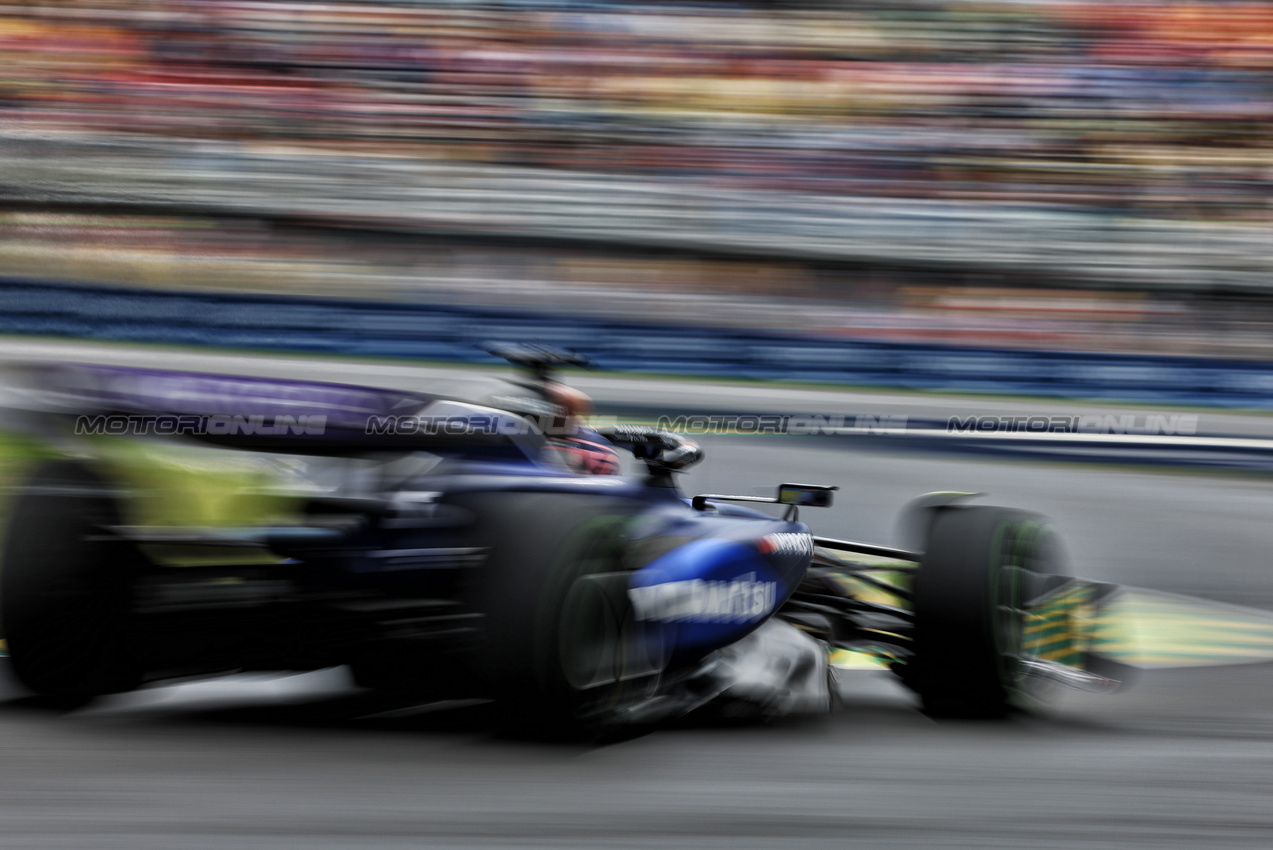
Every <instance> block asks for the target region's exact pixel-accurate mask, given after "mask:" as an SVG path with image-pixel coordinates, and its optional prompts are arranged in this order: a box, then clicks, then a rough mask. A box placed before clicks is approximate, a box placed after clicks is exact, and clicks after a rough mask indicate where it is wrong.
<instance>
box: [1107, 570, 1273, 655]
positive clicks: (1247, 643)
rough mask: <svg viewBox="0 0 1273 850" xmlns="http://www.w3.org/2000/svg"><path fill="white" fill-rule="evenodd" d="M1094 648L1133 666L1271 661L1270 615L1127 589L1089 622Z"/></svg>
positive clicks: (1272, 630)
mask: <svg viewBox="0 0 1273 850" xmlns="http://www.w3.org/2000/svg"><path fill="white" fill-rule="evenodd" d="M1093 630H1094V640H1093V644H1092V649H1093V650H1094V651H1097V652H1100V653H1101V654H1103V655H1108V656H1110V657H1111V658H1114V659H1117V660H1118V661H1121V662H1123V663H1125V664H1130V665H1132V666H1135V667H1146V668H1156V667H1198V666H1204V665H1209V664H1243V663H1247V664H1250V663H1255V662H1258V661H1273V614H1270V613H1269V612H1268V611H1261V610H1259V609H1256V608H1240V607H1238V606H1236V605H1218V604H1215V603H1211V604H1207V603H1206V602H1203V601H1201V600H1198V599H1188V598H1186V597H1182V596H1174V595H1172V594H1168V593H1158V592H1155V591H1152V590H1144V589H1139V588H1126V589H1124V590H1122V591H1121V592H1120V593H1119V594H1118V596H1117V597H1115V598H1114V599H1113V600H1111V601H1110V602H1109V603H1108V604H1107V606H1106V607H1105V609H1104V610H1103V611H1102V612H1101V617H1100V618H1099V619H1098V621H1097V622H1096V623H1094V624H1093Z"/></svg>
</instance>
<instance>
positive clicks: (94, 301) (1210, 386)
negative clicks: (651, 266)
mask: <svg viewBox="0 0 1273 850" xmlns="http://www.w3.org/2000/svg"><path fill="white" fill-rule="evenodd" d="M0 333H5V334H13V335H36V336H52V337H74V338H80V339H100V340H118V341H128V342H152V343H171V344H179V345H199V346H215V347H221V348H257V349H278V350H288V351H309V352H317V353H325V354H350V355H366V356H379V357H404V358H419V359H430V360H452V361H467V362H495V361H494V358H493V357H491V355H488V354H486V353H485V352H484V351H482V350H481V349H480V348H479V345H480V344H481V343H483V342H486V341H489V340H509V339H512V340H534V341H539V342H544V343H548V344H552V345H558V346H564V347H568V348H573V349H576V350H578V351H581V352H583V353H585V354H588V355H590V356H592V357H593V358H595V359H596V361H597V363H598V365H599V366H601V367H602V368H605V369H613V370H620V371H645V372H663V373H674V374H684V375H696V376H705V377H719V378H749V379H758V380H788V381H807V382H819V383H843V384H855V385H862V386H877V387H900V388H910V389H924V390H951V391H962V392H991V393H1009V394H1016V395H1031V396H1051V397H1058V398H1061V397H1069V398H1094V399H1113V400H1119V401H1143V402H1149V403H1158V404H1175V405H1196V406H1217V407H1243V408H1263V409H1273V363H1270V362H1264V361H1241V360H1219V359H1210V358H1201V357H1171V356H1161V355H1122V354H1089V353H1076V352H1049V351H1016V350H1005V349H992V348H958V347H948V346H936V345H921V344H905V343H878V342H847V341H843V340H833V339H826V338H819V337H812V336H809V337H804V336H793V335H781V334H766V333H760V332H756V331H753V330H728V329H721V328H707V327H699V326H693V325H684V326H681V325H676V326H673V325H654V324H642V323H636V322H622V321H607V320H600V319H563V318H561V317H557V316H552V317H550V316H545V315H537V314H532V313H526V312H511V311H504V310H498V309H484V308H472V307H457V306H451V305H444V304H427V303H389V302H377V301H361V300H352V299H327V298H316V297H299V296H297V297H292V296H265V295H238V294H213V293H191V292H163V291H153V290H142V289H125V288H115V287H102V286H80V285H72V284H47V283H37V282H32V281H24V280H13V279H7V280H6V279H0Z"/></svg>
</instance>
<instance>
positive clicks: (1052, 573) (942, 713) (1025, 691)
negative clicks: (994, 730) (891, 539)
mask: <svg viewBox="0 0 1273 850" xmlns="http://www.w3.org/2000/svg"><path fill="white" fill-rule="evenodd" d="M1064 572H1065V569H1064V556H1063V553H1062V551H1061V546H1060V541H1059V538H1058V536H1057V534H1056V532H1055V531H1054V530H1053V528H1052V527H1051V526H1050V525H1049V524H1048V523H1047V521H1046V520H1044V519H1043V518H1042V517H1040V516H1037V515H1035V514H1031V513H1027V512H1025V511H1018V510H1012V509H1008V508H996V507H984V506H975V507H949V508H943V509H942V510H940V511H939V512H938V513H937V515H936V516H935V517H934V519H933V523H932V527H931V529H930V531H929V536H928V541H927V545H926V547H925V550H924V555H923V556H922V558H921V560H920V565H919V569H918V571H917V572H916V575H915V580H914V587H913V593H914V613H915V632H914V635H915V641H914V655H913V656H912V658H911V660H910V662H909V663H908V664H907V665H906V670H905V672H904V674H903V679H904V681H905V682H906V684H907V685H908V686H909V687H911V688H912V689H913V690H915V691H916V692H917V693H918V694H919V696H920V699H921V701H922V703H923V708H924V711H925V713H927V714H929V715H931V716H936V717H962V718H997V717H1002V716H1004V715H1005V714H1007V713H1008V711H1009V710H1010V709H1012V708H1014V707H1028V706H1029V705H1031V704H1032V703H1033V701H1034V698H1035V696H1036V694H1035V682H1034V680H1033V679H1032V677H1030V676H1029V675H1028V672H1027V669H1028V668H1027V665H1026V664H1025V662H1026V660H1027V659H1028V657H1029V654H1030V652H1029V647H1027V646H1026V645H1025V635H1026V606H1027V603H1028V602H1029V601H1030V600H1032V599H1036V598H1039V597H1041V596H1042V595H1043V594H1044V593H1046V592H1047V591H1048V590H1049V589H1051V588H1052V587H1053V586H1055V585H1056V584H1059V583H1061V582H1063V581H1064V579H1063V578H1061V577H1060V576H1061V575H1063V574H1064Z"/></svg>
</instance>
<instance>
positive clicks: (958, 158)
mask: <svg viewBox="0 0 1273 850" xmlns="http://www.w3.org/2000/svg"><path fill="white" fill-rule="evenodd" d="M1271 70H1273V2H1258V1H1256V0H1236V1H1235V2H1213V1H1212V0H1205V1H1204V0H1118V2H1108V1H1107V2H1096V0H1034V2H1026V0H976V2H973V1H972V0H860V2H849V0H843V2H834V0H827V1H826V2H807V3H804V4H802V3H799V2H796V3H782V4H778V3H759V2H750V3H749V2H731V3H725V2H719V3H718V2H712V0H699V2H687V3H672V2H648V1H647V0H641V2H638V1H637V0H587V2H582V0H581V1H580V2H572V0H504V1H503V2H466V0H414V2H408V0H402V2H381V1H380V0H375V2H371V1H370V0H363V2H348V0H345V2H305V1H304V0H35V1H34V2H10V3H9V4H8V5H5V6H2V7H0V122H3V124H4V125H5V126H8V127H19V128H24V129H37V130H38V129H61V130H70V131H75V132H80V133H87V134H93V133H100V134H109V135H118V134H121V133H122V134H138V135H143V136H149V137H163V138H167V139H173V140H187V139H214V140H219V141H225V142H230V143H234V144H239V145H245V146H256V147H258V148H259V147H268V148H270V149H273V150H279V149H287V148H297V147H321V148H322V149H324V150H339V151H343V152H353V153H357V154H359V155H376V156H398V157H407V158H413V159H429V160H439V161H448V162H478V163H483V164H488V165H490V164H498V165H520V166H532V167H537V168H548V169H570V170H584V171H590V172H601V173H618V174H623V175H626V176H645V175H648V176H650V177H651V178H653V177H657V178H658V179H661V180H667V179H679V178H693V179H694V180H697V181H706V182H708V183H711V184H713V185H717V186H726V187H737V188H743V189H773V190H776V191H779V192H800V193H826V194H830V195H836V196H845V195H851V196H867V197H872V196H875V197H890V198H908V199H945V200H961V201H997V202H1000V203H1029V204H1033V205H1058V204H1059V205H1069V206H1076V207H1079V208H1083V209H1100V210H1105V211H1110V212H1113V213H1115V214H1126V215H1149V216H1154V217H1166V218H1185V219H1194V220H1198V219H1205V220H1226V221H1233V222H1249V223H1261V222H1267V221H1268V220H1269V198H1270V197H1273V194H1271V190H1273V135H1271V132H1273V131H1271V130H1270V128H1273V122H1271V121H1270V119H1271V118H1273V74H1270V71H1271Z"/></svg>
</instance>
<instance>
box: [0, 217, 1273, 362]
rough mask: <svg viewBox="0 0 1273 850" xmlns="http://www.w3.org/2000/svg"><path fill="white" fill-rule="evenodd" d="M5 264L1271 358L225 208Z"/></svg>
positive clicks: (48, 233) (52, 227)
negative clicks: (215, 214)
mask: <svg viewBox="0 0 1273 850" xmlns="http://www.w3.org/2000/svg"><path fill="white" fill-rule="evenodd" d="M0 269H3V270H4V276H5V277H17V278H23V279H31V278H36V279H38V278H45V279H50V280H53V281H88V282H93V283H101V284H111V285H118V286H127V287H136V286H144V287H148V288H157V289H165V288H178V289H183V288H187V289H195V290H198V291H203V292H226V293H231V292H254V293H274V294H280V293H284V294H300V295H308V296H313V295H322V296H350V295H356V296H357V297H359V298H360V299H364V300H365V299H372V300H383V301H386V302H391V303H392V302H399V301H403V302H412V301H415V302H424V303H435V304H436V303H446V304H452V305H461V306H469V307H483V308H499V309H501V310H505V311H512V312H518V311H523V310H524V311H529V312H534V313H536V314H539V315H541V316H544V317H545V325H546V326H552V325H553V323H554V321H556V320H569V319H570V318H571V317H577V318H593V319H608V318H616V317H619V318H623V319H625V320H629V321H640V322H650V323H653V324H654V325H657V326H662V327H667V326H673V327H675V326H677V325H688V326H690V327H692V328H702V327H704V326H716V327H725V328H747V329H752V330H764V331H773V332H779V333H783V334H790V335H795V336H798V335H814V336H819V337H823V338H840V339H852V340H858V341H875V342H909V343H929V344H942V345H956V346H974V347H986V346H989V347H1007V348H1025V349H1047V350H1070V351H1106V352H1124V353H1158V354H1192V355H1210V356H1225V357H1241V358H1258V359H1264V360H1273V332H1271V329H1273V308H1271V307H1270V305H1269V304H1267V303H1264V302H1259V301H1257V302H1252V301H1250V300H1242V299H1232V300H1225V299H1217V298H1214V297H1205V296H1202V295H1199V294H1198V293H1189V292H1130V291H1121V292H1120V291H1111V290H1106V289H1097V288H1076V287H1073V286H1065V285H1064V284H1063V283H1058V282H1053V283H1052V284H1051V285H1041V284H1040V282H1037V281H1036V282H1034V285H1031V286H1026V285H1023V282H1022V281H1021V280H1020V279H1019V278H1016V277H1014V276H1011V275H1001V276H998V277H987V276H985V275H970V274H968V273H961V272H959V271H958V270H946V271H940V270H935V269H927V270H911V271H909V272H906V271H903V270H898V269H895V270H891V271H880V270H876V271H868V270H861V269H850V268H845V267H843V266H840V265H836V264H816V263H802V262H796V261H792V260H789V259H786V260H784V259H777V258H774V259H769V260H759V259H738V258H735V259H727V258H720V257H717V258H710V257H702V256H694V255H691V254H679V255H678V254H674V253H663V252H648V251H640V250H636V249H631V250H626V251H624V250H618V249H615V248H613V247H611V248H601V247H597V248H593V249H586V248H581V247H573V248H564V247H561V246H558V247H553V246H546V245H543V244H537V243H536V241H535V240H488V241H485V242H468V241H463V240H454V239H450V238H448V237H446V236H441V235H439V236H435V237H431V238H422V237H420V236H419V235H408V234H400V235H395V234H392V233H387V232H386V233H372V232H368V231H354V230H348V229H325V228H318V229H316V228H312V227H287V226H283V225H280V224H279V223H277V222H269V221H264V220H252V219H248V218H235V219H230V220H225V219H216V218H204V217H176V216H155V215H146V216H142V215H132V216H128V215H110V216H104V215H99V214H88V213H56V214H52V213H34V212H26V213H17V212H11V213H0Z"/></svg>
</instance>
